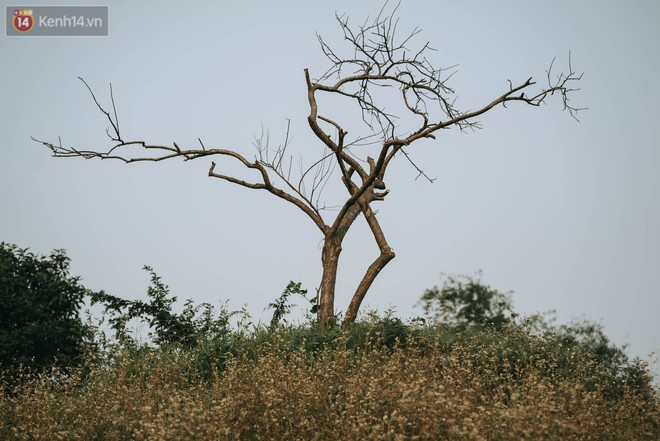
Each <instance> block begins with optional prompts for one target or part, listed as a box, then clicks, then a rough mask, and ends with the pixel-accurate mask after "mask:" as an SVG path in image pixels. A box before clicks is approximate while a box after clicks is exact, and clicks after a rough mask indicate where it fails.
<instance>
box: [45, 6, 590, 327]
mask: <svg viewBox="0 0 660 441" xmlns="http://www.w3.org/2000/svg"><path fill="white" fill-rule="evenodd" d="M384 9H385V8H383V10H381V11H380V13H379V14H378V15H377V16H376V17H375V18H373V19H371V20H367V21H365V22H364V23H363V24H361V25H357V26H354V25H353V24H352V23H351V22H350V21H349V17H347V16H336V19H337V22H338V24H339V27H340V29H341V31H342V33H343V42H344V45H343V47H342V52H341V53H340V51H339V47H335V46H333V45H330V44H329V43H327V42H326V41H325V40H324V39H323V38H321V37H320V36H319V37H318V40H319V43H320V47H321V50H322V51H323V54H324V55H325V57H326V59H327V60H328V62H329V68H328V69H327V70H326V71H325V72H323V73H322V74H321V75H320V76H319V77H318V78H314V77H313V76H312V74H310V72H309V70H308V69H304V72H303V73H304V81H305V83H306V86H307V100H308V103H309V114H308V116H307V122H308V125H309V127H310V129H311V131H312V132H313V133H314V135H315V136H316V138H317V139H318V140H319V141H320V143H321V144H322V145H323V147H324V149H325V150H324V153H323V154H322V155H321V156H320V157H319V158H318V159H317V160H315V162H313V163H312V164H311V165H309V166H307V167H302V168H301V169H300V170H299V172H296V171H295V168H294V167H293V164H292V162H293V159H292V157H291V156H289V155H288V153H287V147H288V146H289V143H290V136H289V127H287V132H286V137H285V140H284V142H283V143H282V144H281V145H280V146H279V147H277V148H276V149H275V150H274V152H272V151H271V149H270V148H269V140H268V136H264V135H263V134H262V136H261V138H259V139H257V141H256V143H255V147H256V149H257V153H256V155H255V157H254V158H253V159H248V158H247V157H245V156H244V155H242V154H240V153H238V152H236V151H234V150H229V149H223V148H212V147H207V146H206V145H204V143H203V142H202V140H201V139H198V141H199V145H198V146H191V147H180V146H179V145H178V144H177V143H176V142H173V143H172V145H171V146H170V145H154V144H150V143H147V142H145V141H137V140H128V139H124V138H123V136H122V132H121V129H120V124H119V118H118V115H117V108H116V105H115V100H114V94H113V90H112V85H111V86H110V100H111V105H112V108H111V109H109V110H108V109H106V108H104V107H103V106H102V105H101V104H100V103H99V101H98V99H97V97H96V95H95V94H94V92H93V91H92V89H91V88H90V87H89V85H88V84H87V82H85V80H83V79H82V78H80V80H81V81H82V82H83V83H84V85H85V87H87V89H88V90H89V93H90V95H91V97H92V99H93V100H94V103H95V104H96V106H97V108H98V110H99V111H100V112H102V113H103V115H105V118H106V119H107V121H108V123H109V124H110V126H109V127H108V128H107V129H106V134H107V136H108V138H109V139H110V143H111V146H110V147H109V148H108V149H105V150H83V149H78V148H75V147H66V146H64V145H63V144H62V142H61V139H60V140H59V141H58V142H57V143H52V142H47V141H40V140H36V139H35V141H37V142H40V143H41V144H43V145H44V146H46V147H48V148H49V149H50V151H51V152H52V155H53V156H55V157H82V158H86V159H92V158H98V159H114V160H118V161H122V162H124V163H127V164H131V163H135V162H148V161H151V162H159V161H164V160H168V159H173V158H180V159H183V160H184V161H189V160H194V159H200V158H206V157H211V158H218V159H214V160H212V161H211V162H210V166H209V170H208V175H209V176H210V177H213V178H217V179H221V180H224V181H227V182H230V183H232V184H235V185H239V186H242V187H245V188H248V189H254V190H265V191H267V192H269V193H271V194H273V195H274V196H277V197H278V198H281V199H283V200H284V201H286V202H288V203H290V204H293V205H295V206H296V207H297V208H298V209H299V210H300V211H301V212H302V213H304V214H305V215H306V216H307V217H308V218H309V219H311V220H312V222H314V224H315V225H316V226H317V227H318V229H319V230H320V232H321V234H322V235H323V239H324V241H323V249H322V253H321V262H322V266H323V273H322V277H321V281H320V284H319V287H318V289H317V300H318V306H319V307H318V322H319V323H320V324H321V325H323V326H332V325H334V324H335V323H336V318H337V311H336V309H335V286H336V280H337V270H338V263H339V257H340V254H341V251H342V243H343V240H344V238H345V236H346V233H347V232H348V231H349V229H350V228H351V226H352V225H353V223H354V222H355V220H356V219H357V218H358V217H359V216H363V217H364V219H365V220H366V222H367V224H368V226H369V229H370V231H371V234H372V236H373V238H374V240H375V242H376V244H377V245H378V249H379V254H378V256H377V257H376V258H375V259H374V260H373V262H372V263H371V265H369V267H368V268H367V269H366V271H365V273H364V275H363V277H362V280H361V281H360V282H359V284H358V286H357V287H356V289H355V292H354V293H353V295H352V298H351V301H350V304H349V305H348V307H347V309H346V313H345V315H344V319H343V322H344V324H350V323H353V322H354V321H355V319H356V317H357V314H358V311H359V309H360V305H361V304H362V301H363V299H364V297H365V295H366V294H367V292H368V291H369V289H370V287H371V285H372V283H373V282H374V280H375V279H376V277H377V276H378V274H379V273H380V272H381V271H382V270H383V268H385V266H386V265H387V264H388V262H390V261H391V260H392V259H393V258H394V256H395V254H394V251H393V250H392V248H391V247H390V246H389V244H388V242H387V240H386V238H385V234H384V232H383V230H382V229H381V226H380V223H379V221H378V219H377V217H376V212H375V211H374V210H373V209H372V204H373V203H374V202H379V201H383V200H384V199H385V198H386V196H387V194H388V192H389V190H388V189H387V186H386V185H385V181H386V172H387V170H388V166H389V165H390V164H391V162H392V160H394V159H395V158H401V157H402V158H405V159H406V160H408V161H409V162H410V163H411V164H412V166H413V167H414V168H415V169H416V170H417V172H418V173H419V176H423V177H425V178H426V179H428V180H429V181H432V179H430V178H429V177H428V176H427V175H426V174H425V173H424V171H423V170H422V169H421V168H420V167H419V166H418V165H417V164H416V163H414V162H413V161H412V159H411V158H410V156H409V155H408V153H407V151H406V149H408V148H411V147H412V145H413V144H414V143H415V142H416V141H418V140H420V139H423V138H430V139H435V137H436V136H437V134H438V132H439V131H440V130H442V129H448V128H452V127H453V128H458V129H460V130H466V129H475V128H479V127H480V126H479V121H478V117H479V116H481V115H483V114H485V113H486V112H488V111H490V110H492V109H494V108H496V107H498V106H500V105H501V106H503V107H506V105H507V104H510V103H520V104H525V105H529V106H533V107H538V106H540V105H542V104H545V103H546V102H547V101H548V100H549V98H550V97H552V96H557V97H558V98H559V99H560V100H561V104H562V105H563V109H564V110H565V111H567V112H568V113H569V114H570V115H571V116H572V117H573V118H575V119H577V114H578V112H579V111H580V110H583V109H581V108H578V107H574V106H573V105H572V104H571V102H570V100H569V97H570V96H571V95H572V92H574V91H576V90H578V89H576V88H575V87H574V84H575V83H576V82H577V81H579V80H580V79H581V78H582V75H581V74H580V75H578V74H576V73H575V72H574V71H573V68H572V65H571V60H570V54H569V62H568V72H567V73H563V72H562V73H559V74H556V73H555V72H554V60H553V61H552V63H551V64H550V67H549V68H548V70H547V75H546V78H545V79H544V80H545V81H544V84H543V85H538V84H537V82H536V81H534V80H533V79H532V78H531V77H530V78H529V79H527V80H526V81H524V82H522V83H520V84H514V83H513V82H511V81H509V80H507V83H506V87H505V88H504V90H503V91H502V92H501V93H499V94H498V95H497V96H496V97H495V98H494V99H491V100H490V101H488V102H486V103H485V104H484V105H483V106H482V107H480V108H477V109H476V110H471V111H461V110H459V109H458V108H457V105H456V100H455V92H454V90H453V89H452V88H451V87H450V86H449V85H448V83H449V79H450V78H451V76H452V75H453V74H454V73H455V68H454V67H448V68H444V69H443V68H437V67H434V65H433V64H432V63H431V62H430V61H429V58H428V57H429V56H430V54H432V53H433V51H434V50H433V48H432V47H431V46H430V45H429V43H425V44H421V45H415V43H416V41H417V39H418V34H419V33H420V30H419V29H414V30H413V31H412V32H410V33H408V34H404V35H405V36H404V37H403V38H400V37H399V34H400V32H399V30H398V25H399V21H398V19H397V18H396V8H395V9H394V11H392V13H390V14H386V13H385V11H384ZM380 88H389V89H390V90H395V91H398V92H397V93H398V96H399V99H400V101H401V103H402V109H403V111H404V113H407V115H406V116H408V117H411V118H412V120H413V121H414V126H413V129H412V130H410V129H407V130H405V131H404V130H402V129H400V127H399V125H398V124H397V122H398V120H399V118H401V116H402V115H394V114H391V113H389V112H388V111H386V110H385V106H384V105H383V104H382V103H380V102H379V99H378V93H377V92H378V90H379V89H380ZM323 95H332V96H336V97H340V98H343V99H344V100H348V104H347V105H348V106H357V107H356V108H357V109H358V111H359V112H360V114H361V116H362V121H363V123H364V124H365V127H366V128H367V130H366V131H367V133H365V134H363V135H360V136H357V137H354V138H352V139H349V138H348V132H347V130H346V128H345V125H343V124H342V122H341V121H339V120H338V119H336V118H332V117H330V115H329V114H328V113H326V112H324V111H323V109H322V108H321V105H320V104H319V102H320V101H319V98H320V97H321V96H323ZM364 145H367V146H368V147H369V150H365V149H360V150H359V152H356V149H355V147H356V146H364ZM365 151H368V152H369V153H368V154H367V153H364V152H365ZM220 158H226V159H231V160H235V161H238V162H239V163H240V164H242V165H243V166H244V167H245V168H247V169H250V170H253V171H254V172H255V179H254V180H253V181H248V180H244V179H239V178H237V177H235V176H232V175H230V174H227V173H225V172H223V171H222V163H221V162H220ZM216 161H218V162H216ZM335 176H336V177H337V178H338V179H340V180H341V185H342V186H343V187H344V188H345V191H346V199H345V201H344V202H343V203H342V204H341V205H340V206H339V207H338V209H337V211H335V212H333V213H334V217H333V218H331V219H328V218H327V217H328V214H327V210H326V211H324V208H325V207H324V206H323V205H322V204H321V202H320V199H319V196H320V194H321V193H322V191H323V189H324V187H325V185H326V184H327V183H328V181H329V180H330V179H332V178H333V177H335Z"/></svg>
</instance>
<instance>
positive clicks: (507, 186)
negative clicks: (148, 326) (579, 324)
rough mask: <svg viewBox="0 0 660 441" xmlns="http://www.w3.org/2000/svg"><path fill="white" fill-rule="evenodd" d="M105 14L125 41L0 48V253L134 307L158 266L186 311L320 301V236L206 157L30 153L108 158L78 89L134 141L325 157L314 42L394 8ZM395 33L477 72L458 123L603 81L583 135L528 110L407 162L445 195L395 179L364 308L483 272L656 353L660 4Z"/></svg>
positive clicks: (408, 6)
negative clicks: (567, 85) (221, 173)
mask: <svg viewBox="0 0 660 441" xmlns="http://www.w3.org/2000/svg"><path fill="white" fill-rule="evenodd" d="M7 4H8V3H6V2H3V3H2V6H3V7H2V13H3V14H4V11H5V6H7ZM40 4H48V2H39V1H36V2H32V3H31V4H30V5H40ZM67 4H74V5H75V4H80V5H85V4H97V3H96V2H91V3H89V2H80V1H74V0H71V1H69V2H67ZM107 4H108V6H109V36H108V37H38V38H37V37H6V36H4V34H3V35H2V36H1V37H0V57H1V58H2V70H1V72H2V73H1V75H2V76H1V78H2V81H1V82H0V125H1V126H2V129H1V130H0V185H1V187H2V192H0V207H2V216H0V240H3V241H6V242H10V243H16V244H18V245H19V246H21V247H30V248H31V249H32V250H33V251H35V252H39V253H49V252H50V251H51V250H52V249H54V248H64V249H66V250H67V252H68V255H69V256H70V257H71V259H72V273H73V274H76V275H80V276H82V278H83V283H84V284H85V285H86V286H88V287H89V288H92V289H104V290H106V291H108V292H110V293H112V294H116V295H120V296H124V297H128V298H143V297H144V296H145V292H146V287H147V285H148V275H147V274H146V273H145V272H144V271H143V270H142V266H143V265H144V264H149V265H151V266H153V267H154V269H155V270H156V271H157V272H158V273H159V274H160V275H161V276H162V277H163V279H164V280H165V282H166V283H168V284H169V285H170V287H171V289H172V292H173V293H174V294H176V295H178V296H179V298H187V297H191V298H193V299H194V300H195V301H196V302H202V301H209V302H211V303H214V304H217V303H218V302H219V301H220V300H221V299H228V300H229V301H230V305H231V306H232V307H234V308H239V307H240V306H241V305H243V304H247V305H248V307H249V310H250V311H252V312H253V313H254V315H255V318H257V319H258V318H259V317H262V318H263V319H267V318H268V317H269V316H268V313H266V314H262V310H263V308H264V307H265V305H266V304H267V303H268V302H270V301H272V300H273V299H274V298H275V297H276V296H278V295H279V293H280V292H281V291H282V289H283V288H284V287H285V286H286V284H287V282H288V281H289V280H291V279H293V280H295V281H301V282H302V283H303V286H304V287H306V288H308V289H309V290H310V291H311V292H313V291H314V288H315V287H316V286H317V285H318V282H319V278H320V270H321V266H320V243H321V239H322V237H321V235H320V233H319V232H318V231H317V230H316V227H315V226H314V225H313V224H312V223H311V222H310V221H309V219H307V218H306V217H304V216H303V215H301V213H299V212H298V211H297V210H296V209H295V208H294V207H293V206H291V205H290V204H286V203H284V202H283V201H281V200H278V199H276V198H274V197H272V196H271V195H269V194H267V193H265V192H258V191H249V190H246V189H243V188H239V187H236V186H232V185H231V184H228V183H226V182H222V181H219V180H214V179H210V178H208V177H207V176H206V174H207V170H208V166H209V161H207V160H198V161H192V162H188V163H182V162H180V161H170V162H166V163H159V164H138V165H134V166H126V165H123V164H121V163H118V162H110V161H104V162H100V161H84V160H81V159H55V158H51V157H50V155H49V153H48V151H47V150H46V149H45V148H43V147H41V146H40V145H38V144H36V143H34V142H32V141H31V140H30V136H34V137H37V138H41V139H47V140H57V137H58V136H61V137H62V141H63V143H64V144H66V145H75V146H79V147H95V148H103V147H106V146H108V145H109V144H108V143H107V139H106V137H105V133H104V132H105V128H106V126H107V124H106V121H104V119H103V118H102V116H101V115H100V114H99V113H98V111H97V110H96V109H95V107H94V105H93V102H92V101H91V100H90V97H89V95H88V93H87V91H86V89H85V87H84V86H83V85H82V83H80V82H79V81H78V80H77V78H76V77H78V76H82V77H84V78H85V79H86V80H87V82H88V83H89V84H90V86H91V87H92V88H93V89H94V90H95V91H96V92H97V95H98V97H99V99H100V100H101V101H102V102H104V103H108V93H107V90H108V83H109V82H112V84H113V88H114V91H115V99H116V102H117V108H118V112H119V118H120V122H121V125H122V128H123V132H124V136H125V137H126V138H130V139H139V140H145V141H148V142H152V143H162V144H171V143H172V141H176V142H177V143H178V144H179V145H190V146H192V145H193V144H195V143H196V140H197V138H198V137H200V138H202V140H203V141H204V142H205V144H206V145H207V146H215V147H223V148H231V149H235V150H237V151H239V152H240V153H242V154H244V155H246V156H248V157H252V156H253V154H254V152H255V151H254V148H253V147H252V145H251V144H252V141H253V134H258V133H259V131H260V129H261V124H263V125H264V126H265V127H267V128H269V129H270V130H271V136H272V138H273V139H274V141H279V140H280V139H281V137H282V136H283V134H284V130H285V128H286V118H291V129H292V133H293V143H292V148H293V149H295V151H296V152H300V153H301V154H302V155H303V158H304V159H306V160H308V161H309V160H314V159H315V158H317V155H318V153H319V152H320V151H321V147H320V146H319V145H318V143H316V142H314V138H313V137H311V136H310V134H309V133H308V132H309V128H308V126H307V123H306V119H305V118H306V115H307V111H308V109H307V102H306V96H305V84H304V77H303V68H305V67H307V68H309V69H310V71H311V73H312V75H313V76H318V75H320V74H321V73H322V72H323V71H324V70H325V68H326V67H327V63H326V61H325V59H324V58H323V57H322V55H321V52H320V50H319V48H318V43H317V41H316V36H315V32H319V33H321V34H322V35H323V37H324V38H325V39H326V41H328V42H329V43H331V44H333V45H341V44H342V42H341V34H340V30H339V27H338V26H337V24H336V22H335V19H334V14H335V11H337V12H339V13H346V14H348V15H349V16H350V17H351V18H352V20H354V22H355V23H359V22H362V21H363V20H364V18H365V17H366V16H367V15H369V14H371V15H373V14H376V13H377V12H378V10H379V9H380V6H381V4H382V3H381V2H380V1H362V2H354V1H334V2H327V1H325V2H320V1H307V2H294V1H278V2H270V1H269V2H266V1H263V2H241V3H239V2H211V1H209V2H188V3H183V2H180V3H165V2H159V3H155V2H152V3H147V2H139V3H138V2H123V1H110V2H108V3H107ZM399 15H400V24H399V27H400V29H401V30H402V31H404V30H412V29H413V28H414V27H415V26H418V27H420V28H422V30H423V31H422V33H421V34H420V36H419V37H418V42H419V43H424V42H425V41H429V42H430V43H431V45H432V46H433V47H434V48H436V49H437V52H434V53H432V54H431V61H432V62H433V63H434V64H435V65H436V66H450V65H454V64H458V72H457V73H456V75H455V76H454V77H453V78H452V80H451V83H450V85H451V86H453V87H454V88H455V89H456V91H457V93H458V95H459V98H458V102H457V105H458V107H459V108H461V109H465V110H467V109H474V108H476V107H479V106H481V105H483V104H485V103H486V102H488V101H490V100H492V99H493V98H495V97H496V96H499V95H500V94H501V93H502V92H503V91H505V90H506V88H507V87H508V83H507V79H511V80H512V81H513V82H514V83H522V82H524V81H525V80H526V79H527V78H528V77H529V76H533V77H534V78H535V79H537V80H539V81H542V80H543V79H544V75H545V69H546V68H547V67H548V65H549V63H550V61H551V60H552V59H553V57H555V56H556V57H557V61H556V63H557V67H559V68H562V69H563V68H565V66H566V62H567V59H568V52H569V50H570V51H571V53H572V60H573V66H574V68H575V70H576V71H578V72H584V78H583V81H582V82H581V84H580V86H581V87H582V91H580V92H579V93H577V94H576V95H575V97H574V102H575V104H576V105H581V106H586V107H589V110H588V111H585V112H583V113H582V114H581V115H580V120H581V123H577V122H575V121H574V120H573V119H572V118H571V117H570V116H569V115H568V114H567V113H566V112H562V111H561V103H560V102H559V100H550V101H549V102H548V104H549V105H548V106H544V107H542V108H530V107H525V106H523V105H510V106H509V107H508V108H507V109H504V108H497V109H494V110H493V111H491V112H489V113H488V114H487V115H485V116H484V117H483V118H482V119H481V121H482V123H483V127H484V128H483V130H480V131H477V132H475V133H469V134H461V133H459V132H458V131H455V130H454V131H446V132H442V133H440V134H439V136H438V139H437V140H436V141H434V142H424V143H421V144H419V145H417V146H415V147H414V148H411V149H410V152H411V154H412V156H413V158H414V159H415V161H416V162H417V163H418V164H420V165H422V166H423V168H424V170H425V171H426V172H427V173H428V174H429V175H430V176H432V177H436V178H437V181H436V182H435V183H433V184H429V183H427V182H425V181H423V180H421V179H420V180H417V181H416V180H415V170H414V169H412V167H410V166H409V165H408V164H407V163H406V162H405V161H400V162H399V163H398V164H396V165H395V166H393V167H392V168H391V169H390V173H389V176H388V179H387V184H388V186H389V188H390V190H391V193H390V195H389V196H388V197H387V198H386V200H385V201H384V202H382V203H379V204H378V207H376V208H377V209H378V210H379V217H380V220H381V223H382V226H383V228H384V230H385V233H386V235H387V238H388V240H389V243H390V245H391V246H392V247H393V248H394V250H395V251H396V253H397V257H396V259H395V260H393V261H392V262H391V263H390V265H389V266H388V267H387V268H386V269H385V270H384V272H383V273H382V274H381V275H380V277H379V278H378V279H377V280H376V283H375V284H374V286H373V288H372V290H371V292H370V293H369V295H368V296H367V298H366V300H365V303H366V304H368V305H369V306H371V307H374V308H378V309H380V310H383V309H386V308H387V307H388V306H390V305H394V306H396V307H397V310H398V311H399V313H400V314H401V315H403V316H410V315H413V314H417V313H419V312H420V311H419V309H414V308H413V306H414V304H415V303H416V302H417V300H418V299H419V297H420V295H421V294H422V292H423V291H424V290H425V289H426V288H430V287H432V286H433V285H436V284H438V283H440V274H441V273H460V274H473V273H474V272H475V271H476V270H479V269H481V270H483V273H484V277H483V280H484V282H486V283H488V284H490V285H491V286H493V287H495V288H497V289H499V290H502V291H509V290H512V291H514V294H513V300H514V305H515V307H516V309H517V311H519V312H521V313H525V314H531V313H534V312H537V311H546V310H550V309H554V310H556V311H557V318H558V320H559V322H565V321H567V320H569V319H571V318H588V319H591V320H594V321H597V322H600V323H602V324H603V325H604V326H605V331H606V333H607V334H608V335H609V336H610V337H611V338H612V340H613V341H614V342H615V343H617V344H623V343H629V344H630V354H631V355H640V356H642V357H646V355H647V354H648V353H650V352H651V351H655V350H659V349H660V320H659V318H660V233H659V232H658V226H659V225H660V197H659V195H660V174H659V173H658V170H660V125H658V121H659V120H660V110H659V106H658V102H660V88H659V87H658V82H657V76H658V72H660V57H659V56H658V49H657V45H658V42H660V3H658V2H657V1H655V0H648V1H641V0H640V1H635V2H624V1H609V2H602V1H595V0H594V1H580V2H575V1H567V0H558V1H554V2H552V3H548V2H540V1H539V2H537V1H529V0H526V1H522V0H519V1H507V2H492V1H485V0H484V1H466V2H448V1H437V0H434V1H414V2H413V1H410V0H404V1H402V4H401V6H400V8H399ZM3 22H4V19H3ZM328 105H329V106H334V103H328ZM332 109H333V110H332V112H334V113H335V114H340V108H339V107H332ZM230 170H234V169H230ZM331 197H332V191H330V192H329V193H328V198H329V199H331ZM364 232H366V227H365V226H364V225H363V224H362V223H360V224H359V225H356V226H355V228H354V230H353V231H352V232H351V233H349V235H348V236H347V239H346V243H345V246H344V252H343V255H342V259H343V260H342V262H341V265H340V280H339V284H338V299H337V307H338V308H339V309H341V310H344V309H345V307H346V305H347V303H348V301H349V295H350V293H352V290H353V289H354V287H355V285H356V284H357V282H358V280H359V278H360V277H361V275H362V274H363V271H364V269H365V268H366V266H367V265H368V264H369V263H370V261H371V259H373V258H374V257H375V256H376V252H377V248H376V246H375V243H374V242H373V240H372V238H371V237H369V235H364V234H363V233H364ZM299 303H300V302H299Z"/></svg>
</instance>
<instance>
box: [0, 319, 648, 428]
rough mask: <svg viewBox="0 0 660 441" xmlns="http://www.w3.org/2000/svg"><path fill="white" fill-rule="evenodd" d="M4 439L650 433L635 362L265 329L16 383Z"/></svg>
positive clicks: (402, 330)
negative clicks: (623, 362)
mask: <svg viewBox="0 0 660 441" xmlns="http://www.w3.org/2000/svg"><path fill="white" fill-rule="evenodd" d="M4 390H5V391H4V393H3V394H2V396H1V398H0V439H6V440H40V439H44V440H46V439H47V440H181V439H195V440H218V439H221V440H224V439H227V440H230V439H236V440H245V439H248V440H289V439H290V440H522V439H528V440H537V439H538V440H654V441H655V440H657V439H660V395H659V394H658V391H657V390H655V389H654V388H653V386H652V382H651V379H650V377H649V374H648V370H647V369H646V367H645V366H644V365H643V364H641V363H639V362H635V363H626V364H622V363H620V362H619V361H617V360H615V359H613V358H607V357H605V358H604V356H603V355H602V351H601V352H599V351H598V350H594V348H593V347H591V346H589V345H586V344H580V343H579V342H567V341H566V339H562V338H559V337H558V336H556V335H553V334H545V335H541V336H534V335H532V334H531V333H529V332H528V331H526V330H525V328H524V327H522V326H515V325H511V326H506V327H504V328H503V329H500V330H493V329H486V328H476V327H462V328H461V327H451V326H440V325H435V326H412V325H407V324H404V323H402V322H401V321H400V320H398V319H396V318H391V317H387V318H382V319H377V320H375V319H374V320H371V321H368V322H363V323H359V324H357V325H355V326H354V327H352V328H350V329H347V330H344V331H339V330H332V331H324V330H318V329H313V328H309V327H304V326H299V327H278V328H277V329H275V330H272V331H269V330H267V329H264V328H260V329H256V330H255V331H254V332H252V333H245V332H242V333H237V332H234V333H229V334H227V335H224V336H222V337H221V338H215V339H201V340H200V341H198V342H197V344H196V345H194V346H192V347H189V348H182V347H180V346H164V347H161V348H148V347H124V348H120V349H118V350H117V351H116V352H115V353H114V354H113V355H112V356H110V357H107V358H105V359H104V361H96V362H91V361H88V362H87V363H86V364H85V365H83V366H81V367H80V368H77V369H74V370H71V371H69V372H66V373H64V372H58V371H57V370H54V371H52V372H50V373H49V375H41V376H38V375H26V377H25V378H22V379H21V381H19V382H17V383H15V384H14V385H13V386H9V385H6V387H5V388H4Z"/></svg>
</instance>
